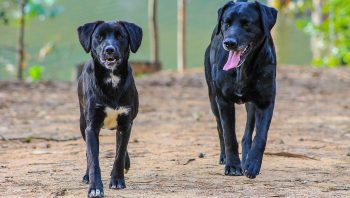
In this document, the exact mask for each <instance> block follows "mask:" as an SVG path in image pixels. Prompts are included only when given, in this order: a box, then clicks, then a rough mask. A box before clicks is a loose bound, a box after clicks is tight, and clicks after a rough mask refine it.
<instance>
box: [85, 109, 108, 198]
mask: <svg viewBox="0 0 350 198" xmlns="http://www.w3.org/2000/svg"><path fill="white" fill-rule="evenodd" d="M103 117H104V115H103V112H102V111H100V110H99V109H97V108H95V105H94V104H93V103H91V104H90V105H89V106H88V108H87V111H86V118H87V120H86V124H87V127H86V129H85V136H86V137H85V139H86V155H87V162H88V164H87V167H88V173H89V181H90V188H89V192H88V197H103V196H104V192H103V184H102V180H101V170H100V164H99V159H98V158H99V134H100V128H101V123H102V119H103Z"/></svg>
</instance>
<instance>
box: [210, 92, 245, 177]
mask: <svg viewBox="0 0 350 198" xmlns="http://www.w3.org/2000/svg"><path fill="white" fill-rule="evenodd" d="M216 102H217V105H218V109H219V113H220V120H221V124H222V129H223V137H224V143H225V154H226V165H225V175H234V176H240V175H243V173H242V168H241V161H240V159H239V155H238V142H237V137H236V132H235V108H234V103H232V102H229V101H227V100H226V99H224V98H223V97H221V96H217V97H216Z"/></svg>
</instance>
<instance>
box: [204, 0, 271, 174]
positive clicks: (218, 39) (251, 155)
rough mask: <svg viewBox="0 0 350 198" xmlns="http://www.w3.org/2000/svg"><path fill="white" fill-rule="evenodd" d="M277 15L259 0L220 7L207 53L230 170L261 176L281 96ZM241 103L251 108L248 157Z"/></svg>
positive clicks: (223, 157) (222, 157)
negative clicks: (239, 119) (238, 118)
mask: <svg viewBox="0 0 350 198" xmlns="http://www.w3.org/2000/svg"><path fill="white" fill-rule="evenodd" d="M276 19H277V10H275V9H274V8H270V7H268V6H265V5H263V4H261V3H259V2H246V1H238V2H233V1H230V2H228V3H227V4H226V5H224V6H223V7H222V8H220V9H219V11H218V24H217V25H216V27H215V29H214V32H213V34H212V38H211V42H210V45H209V47H208V48H207V50H206V52H205V75H206V80H207V84H208V89H209V98H210V103H211V109H212V111H213V113H214V115H215V117H216V121H217V129H218V132H219V139H220V147H221V154H220V164H225V175H243V174H245V175H246V176H247V177H249V178H255V177H256V175H258V174H259V172H260V168H261V163H262V159H263V153H264V150H265V146H266V141H267V133H268V130H269V127H270V122H271V119H272V113H273V109H274V104H275V96H276V80H275V79H276V53H275V47H274V44H273V41H272V37H271V33H270V30H271V29H272V27H273V26H274V25H275V23H276ZM235 103H237V104H242V103H245V107H246V111H247V122H246V128H245V132H244V136H243V139H242V162H241V161H240V158H239V153H238V143H237V138H236V132H235ZM254 128H255V130H256V134H255V136H254V140H252V135H253V131H254Z"/></svg>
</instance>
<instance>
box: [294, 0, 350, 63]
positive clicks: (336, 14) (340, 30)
mask: <svg viewBox="0 0 350 198" xmlns="http://www.w3.org/2000/svg"><path fill="white" fill-rule="evenodd" d="M296 5H297V6H295V7H294V10H293V12H294V14H295V15H294V16H297V17H298V18H300V16H301V15H302V14H304V16H305V15H306V16H308V17H304V18H302V19H299V20H297V23H296V26H297V27H298V28H300V29H303V30H304V31H305V32H306V33H308V34H310V35H311V36H313V37H316V38H318V40H319V41H318V42H320V44H321V45H320V46H319V47H320V49H321V50H322V52H323V54H322V58H321V59H319V60H316V59H314V60H313V61H312V63H313V64H314V65H316V66H321V65H326V66H328V67H335V66H339V65H347V66H350V23H349V21H350V4H349V2H348V1H344V0H324V5H323V8H322V15H323V20H322V23H321V24H320V25H316V24H313V23H312V21H311V19H310V13H311V12H312V11H313V5H312V1H300V0H299V1H298V3H296Z"/></svg>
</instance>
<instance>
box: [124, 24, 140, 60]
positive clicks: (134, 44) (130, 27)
mask: <svg viewBox="0 0 350 198" xmlns="http://www.w3.org/2000/svg"><path fill="white" fill-rule="evenodd" d="M120 23H121V24H122V25H123V26H124V28H125V29H126V31H127V32H128V36H129V45H130V50H131V51H132V52H133V53H136V52H137V50H138V49H139V47H140V45H141V41H142V29H141V28H140V27H139V26H137V25H135V24H134V23H129V22H125V21H120Z"/></svg>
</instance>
